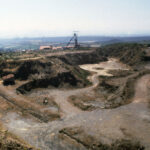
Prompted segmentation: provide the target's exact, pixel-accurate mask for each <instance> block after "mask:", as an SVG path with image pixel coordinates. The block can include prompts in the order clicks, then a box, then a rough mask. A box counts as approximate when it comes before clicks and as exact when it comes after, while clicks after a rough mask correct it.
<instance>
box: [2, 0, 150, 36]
mask: <svg viewBox="0 0 150 150" xmlns="http://www.w3.org/2000/svg"><path fill="white" fill-rule="evenodd" d="M74 30H79V31H80V35H117V34H129V35H130V34H150V0H0V37H8V36H9V37H12V36H58V35H71V34H72V32H73V31H74Z"/></svg>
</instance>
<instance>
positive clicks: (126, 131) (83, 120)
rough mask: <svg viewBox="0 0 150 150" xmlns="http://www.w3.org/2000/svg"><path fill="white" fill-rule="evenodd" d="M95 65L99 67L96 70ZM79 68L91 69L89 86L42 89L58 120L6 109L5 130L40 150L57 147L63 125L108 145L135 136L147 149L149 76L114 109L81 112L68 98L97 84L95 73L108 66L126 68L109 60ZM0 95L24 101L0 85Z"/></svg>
mask: <svg viewBox="0 0 150 150" xmlns="http://www.w3.org/2000/svg"><path fill="white" fill-rule="evenodd" d="M112 64H113V65H112ZM95 67H96V68H103V69H102V70H99V71H96V70H97V69H94V68H95ZM81 68H84V69H86V70H89V71H93V72H95V73H94V74H93V75H92V76H91V77H90V78H89V79H90V80H91V81H92V82H93V85H92V86H91V87H87V88H83V89H76V90H48V89H46V90H44V92H45V93H46V94H50V95H51V96H53V97H54V98H55V102H56V103H57V104H58V105H59V107H60V112H61V115H62V117H61V119H59V120H56V121H52V122H48V123H40V122H39V121H36V120H35V119H32V118H24V117H22V116H21V115H20V114H18V113H16V112H9V113H7V114H6V116H2V117H1V120H2V122H3V123H4V124H5V125H6V126H7V128H8V130H9V131H10V132H12V133H14V134H16V135H17V136H19V137H21V138H22V139H24V140H25V141H27V142H28V143H29V144H31V145H33V146H35V147H37V148H41V149H42V150H57V149H59V148H60V145H62V143H61V141H56V140H55V137H56V135H57V134H58V131H59V130H61V129H63V128H65V127H82V128H84V130H85V132H87V133H89V134H90V135H93V136H95V137H96V138H98V139H99V140H101V141H102V142H104V143H108V144H109V143H111V142H113V141H115V140H117V139H123V138H128V139H135V140H138V141H140V142H141V144H143V145H145V146H146V149H147V150H150V111H149V108H148V95H149V94H148V93H149V92H148V87H149V85H148V83H149V82H150V75H144V76H142V77H141V78H140V79H138V80H137V83H136V86H135V87H133V88H135V96H134V98H133V101H132V103H130V104H128V105H125V106H121V107H118V108H116V109H107V110H106V109H97V110H94V111H92V112H85V111H81V110H80V109H78V108H77V107H75V106H73V105H72V104H71V103H69V102H68V101H67V99H68V97H69V96H71V95H78V94H81V93H86V94H89V93H90V92H92V90H93V88H95V87H96V86H97V85H98V83H99V80H98V79H97V77H98V76H99V75H102V74H103V75H110V74H107V71H108V70H110V69H128V67H126V66H125V65H123V64H121V63H120V62H118V61H116V60H115V59H111V60H109V61H108V62H107V63H106V62H105V63H100V64H96V65H90V66H89V65H83V66H81ZM39 92H40V90H39ZM34 94H35V95H36V94H37V91H35V92H33V93H32V96H34ZM0 96H2V97H3V98H4V99H5V98H8V100H9V99H11V97H15V99H16V101H28V100H25V99H23V98H21V97H20V96H18V95H15V93H12V92H11V91H5V90H4V87H2V86H0ZM0 100H1V99H0ZM34 107H36V106H34ZM61 149H64V150H66V149H67V148H65V145H64V148H63V147H61ZM75 149H77V148H75ZM83 149H84V148H83ZM68 150H69V148H68Z"/></svg>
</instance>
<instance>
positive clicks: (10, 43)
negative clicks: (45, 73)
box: [0, 36, 150, 50]
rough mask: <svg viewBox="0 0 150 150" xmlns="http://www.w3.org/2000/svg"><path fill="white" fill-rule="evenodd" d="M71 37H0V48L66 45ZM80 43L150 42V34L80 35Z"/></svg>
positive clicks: (15, 48) (34, 47) (21, 48)
mask: <svg viewBox="0 0 150 150" xmlns="http://www.w3.org/2000/svg"><path fill="white" fill-rule="evenodd" d="M70 38H71V37H36V38H32V37H31V38H14V39H0V50H2V49H4V50H23V49H38V48H39V46H41V45H51V44H53V45H66V43H68V41H69V40H70ZM79 42H80V43H87V44H88V45H89V44H95V43H96V44H101V45H107V44H114V43H126V42H129V43H130V42H137V43H143V42H144V43H150V36H140V37H137V36H135V37H119V36H118V37H117V36H116V37H111V36H80V37H79Z"/></svg>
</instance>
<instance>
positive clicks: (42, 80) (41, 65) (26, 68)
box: [15, 58, 89, 93]
mask: <svg viewBox="0 0 150 150" xmlns="http://www.w3.org/2000/svg"><path fill="white" fill-rule="evenodd" d="M88 75H89V73H88V72H87V71H84V70H82V69H81V68H79V67H77V66H71V65H68V64H65V63H64V62H62V61H61V60H60V59H57V58H51V59H49V60H36V61H27V62H24V63H23V64H22V65H21V66H20V67H19V68H18V70H17V71H16V74H15V77H16V79H19V80H29V81H28V82H27V83H26V84H23V85H21V86H20V87H19V88H17V90H18V91H20V92H21V93H25V92H26V91H31V90H32V89H36V88H47V87H57V88H63V87H85V86H87V85H88V84H89V81H88V80H87V79H86V78H87V76H88Z"/></svg>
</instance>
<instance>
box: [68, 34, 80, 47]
mask: <svg viewBox="0 0 150 150" xmlns="http://www.w3.org/2000/svg"><path fill="white" fill-rule="evenodd" d="M73 41H74V48H79V47H80V45H79V43H78V36H77V33H74V35H73V37H72V38H71V39H70V41H69V42H68V43H67V46H69V45H70V44H71V43H72V42H73Z"/></svg>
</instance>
